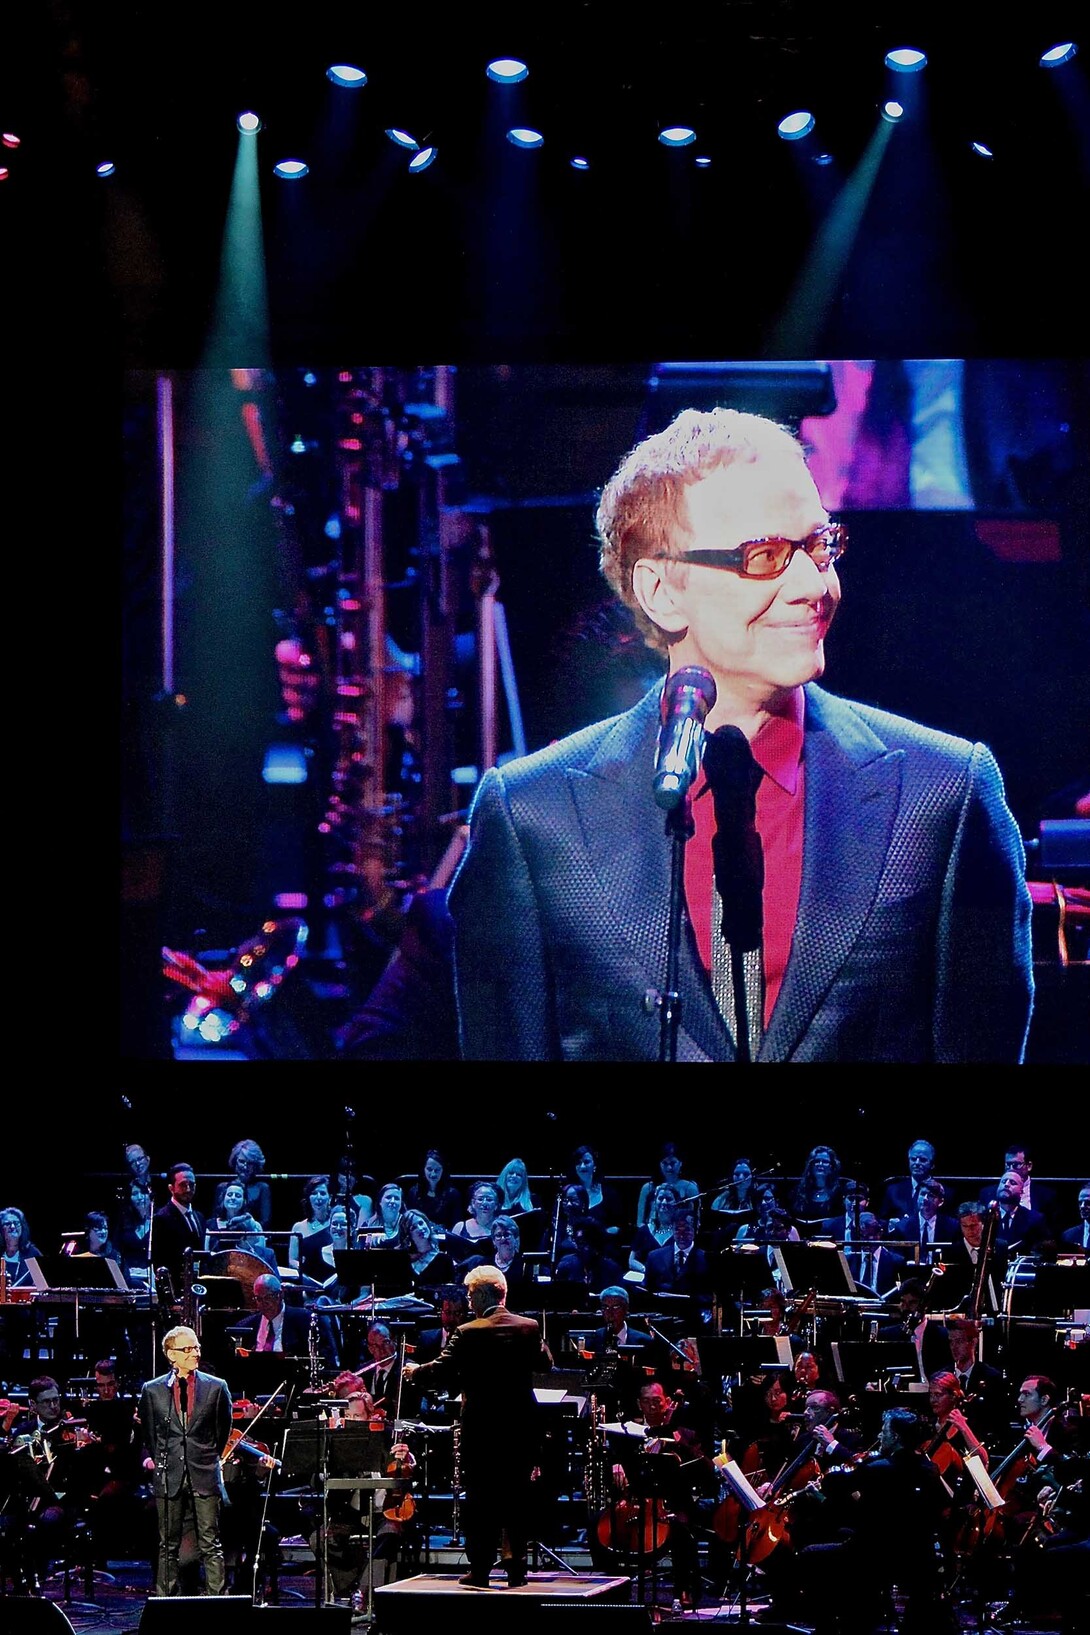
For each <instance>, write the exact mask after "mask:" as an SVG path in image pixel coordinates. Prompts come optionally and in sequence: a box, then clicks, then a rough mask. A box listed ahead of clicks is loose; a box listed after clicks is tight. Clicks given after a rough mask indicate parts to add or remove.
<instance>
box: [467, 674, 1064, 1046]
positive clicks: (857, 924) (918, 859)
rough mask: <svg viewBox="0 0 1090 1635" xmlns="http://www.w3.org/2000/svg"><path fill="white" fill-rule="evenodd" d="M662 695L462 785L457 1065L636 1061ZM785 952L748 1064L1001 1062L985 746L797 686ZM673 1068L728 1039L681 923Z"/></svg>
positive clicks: (1019, 866) (1023, 962)
mask: <svg viewBox="0 0 1090 1635" xmlns="http://www.w3.org/2000/svg"><path fill="white" fill-rule="evenodd" d="M661 691H662V688H661V684H659V685H658V686H656V687H654V688H652V690H651V691H650V692H649V693H648V694H647V695H646V696H645V697H644V698H643V699H642V700H641V701H640V702H639V703H638V704H637V705H636V706H635V707H634V708H633V709H631V710H629V711H627V712H626V713H625V714H624V715H620V716H615V717H613V718H611V719H610V720H608V721H604V722H600V723H598V724H596V725H595V726H591V727H587V728H584V729H583V730H582V731H580V732H576V733H573V734H572V735H570V736H569V737H567V738H564V739H561V740H560V741H559V742H557V743H555V744H552V745H549V746H548V747H547V748H545V749H543V750H539V751H537V752H536V753H535V754H533V755H530V756H526V757H523V758H520V759H519V760H517V761H513V762H509V763H508V764H507V765H506V766H504V767H502V768H493V769H491V770H490V771H488V772H487V773H486V774H485V776H484V777H483V778H482V780H481V783H480V786H479V788H478V791H477V794H476V797H475V799H474V803H473V809H472V813H471V828H470V844H469V847H468V849H467V851H466V853H465V855H464V857H463V859H462V862H461V865H460V867H459V869H458V872H457V875H456V876H455V879H454V881H453V883H452V886H451V890H450V909H451V914H452V916H453V920H454V941H455V981H456V988H457V997H458V1007H459V1025H460V1030H461V1041H462V1050H463V1053H464V1055H465V1056H466V1057H467V1058H468V1059H471V1060H497V1061H513V1060H565V1061H636V1060H645V1061H655V1060H657V1058H658V1054H659V1038H660V1021H659V1013H658V1011H657V1010H656V1009H655V1008H654V1006H653V1004H652V1003H649V1002H648V995H653V994H654V992H655V991H656V990H659V989H661V988H662V987H663V985H664V982H665V974H666V952H667V920H668V904H669V887H670V850H671V842H670V839H669V837H668V836H667V833H666V828H665V822H664V814H663V813H662V811H661V810H660V809H659V808H658V807H657V806H656V805H655V803H654V799H653V796H652V770H653V765H654V756H655V749H656V743H657V736H658V726H659V704H660V698H661ZM805 692H806V720H805V747H804V751H803V755H804V766H805V778H806V785H805V787H806V799H805V817H804V842H803V865H802V882H801V890H800V896H799V906H798V915H797V920H796V927H795V935H794V941H793V943H792V948H791V955H790V959H789V962H788V966H787V970H786V972H785V975H784V980H783V985H782V987H781V989H780V993H779V996H778V999H777V1001H776V1007H775V1010H774V1012H773V1014H772V1018H771V1023H770V1026H769V1028H768V1031H767V1033H766V1035H765V1038H764V1042H763V1044H762V1047H761V1051H760V1057H759V1060H761V1061H765V1062H781V1061H798V1062H891V1061H897V1062H930V1061H939V1062H991V1063H1005V1062H1012V1063H1013V1062H1017V1061H1019V1060H1021V1059H1022V1056H1023V1054H1024V1050H1025V1043H1026V1035H1027V1031H1028V1026H1029V1016H1030V1009H1031V1004H1032V991H1033V977H1032V959H1031V948H1030V898H1029V892H1028V888H1027V886H1026V883H1025V855H1024V851H1023V846H1022V841H1021V837H1020V835H1019V833H1018V829H1017V827H1016V825H1015V823H1014V819H1013V817H1012V815H1011V813H1010V811H1009V809H1008V807H1007V805H1006V802H1005V799H1004V794H1003V785H1002V779H1001V776H1000V773H999V769H998V767H997V765H996V763H995V760H994V758H993V756H992V755H991V753H990V752H989V750H988V749H987V748H986V747H985V746H984V745H983V744H971V743H969V742H967V741H966V740H964V739H961V738H954V737H951V736H949V735H948V734H945V733H941V732H936V731H933V730H932V729H930V728H926V727H922V726H919V725H917V724H916V723H914V722H912V721H908V720H905V719H903V718H902V717H899V716H895V715H890V714H887V713H885V712H883V711H881V710H876V709H872V708H870V707H869V706H866V705H862V704H855V703H850V702H848V701H846V700H844V699H840V698H836V697H834V696H833V695H832V694H830V693H827V692H825V691H824V690H823V689H822V688H820V687H817V686H814V685H810V686H808V687H807V688H806V689H805ZM682 941H683V946H682V949H681V962H680V980H679V992H680V995H681V1004H680V1029H679V1036H678V1043H677V1057H678V1060H679V1061H733V1060H734V1059H735V1052H734V1044H733V1041H732V1039H731V1036H730V1033H729V1030H728V1029H727V1027H726V1026H725V1024H724V1022H723V1021H722V1019H721V1017H720V1015H719V1012H718V1010H717V1009H716V1005H715V1001H714V998H713V996H712V990H711V984H710V982H709V981H708V979H707V976H706V974H705V972H704V970H703V967H702V965H701V963H700V960H699V956H698V954H697V951H696V946H695V940H694V938H693V936H692V933H691V929H690V928H689V927H688V925H687V924H686V927H685V935H684V936H683V939H682Z"/></svg>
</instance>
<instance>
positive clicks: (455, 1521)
mask: <svg viewBox="0 0 1090 1635" xmlns="http://www.w3.org/2000/svg"><path fill="white" fill-rule="evenodd" d="M450 1440H451V1452H452V1457H453V1463H454V1473H453V1476H452V1482H453V1487H454V1491H453V1493H452V1494H451V1499H452V1501H453V1502H452V1504H451V1510H450V1540H451V1543H452V1544H453V1543H454V1542H455V1540H457V1539H459V1538H461V1536H462V1528H461V1519H460V1518H461V1504H460V1502H459V1501H460V1499H461V1488H462V1427H461V1425H459V1424H458V1423H457V1422H455V1424H454V1425H453V1426H452V1427H451V1433H450Z"/></svg>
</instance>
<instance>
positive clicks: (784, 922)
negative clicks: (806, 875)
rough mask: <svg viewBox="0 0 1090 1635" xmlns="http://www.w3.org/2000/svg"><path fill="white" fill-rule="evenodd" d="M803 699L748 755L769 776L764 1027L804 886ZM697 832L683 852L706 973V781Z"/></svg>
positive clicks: (764, 822)
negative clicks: (801, 886)
mask: <svg viewBox="0 0 1090 1635" xmlns="http://www.w3.org/2000/svg"><path fill="white" fill-rule="evenodd" d="M805 705H806V700H805V695H804V693H803V691H802V688H801V687H797V688H796V689H795V691H794V692H793V693H792V694H791V699H790V702H789V705H788V710H787V713H785V714H783V715H777V716H773V717H772V719H771V720H770V721H766V723H765V725H764V726H763V727H762V728H761V730H760V732H759V733H758V734H757V736H756V738H755V739H754V740H753V742H752V744H751V745H750V748H751V749H752V751H753V755H754V759H755V760H756V762H757V764H758V766H759V767H760V768H761V770H762V771H763V772H764V774H765V776H764V777H763V778H762V779H761V782H760V784H759V785H758V788H757V832H758V834H759V835H760V837H761V846H762V849H763V851H764V860H765V883H764V892H763V894H762V906H763V910H764V943H763V946H764V975H765V1009H764V1025H765V1027H766V1028H767V1027H768V1022H769V1018H770V1016H771V1015H772V1008H773V1006H774V1005H775V1003H776V996H777V994H778V993H779V991H780V985H781V984H782V982H783V973H784V970H785V969H786V966H787V956H788V954H789V953H790V952H791V938H792V937H793V936H794V934H795V915H796V914H797V912H798V906H799V886H800V883H801V881H802V833H803V797H804V793H805V778H804V773H803V764H802V743H803V717H804V713H805ZM692 813H693V823H694V825H695V833H694V834H693V837H692V839H691V840H690V841H689V842H688V844H687V845H686V847H685V900H686V905H687V907H688V910H689V919H690V920H691V921H692V926H693V931H694V933H695V935H696V945H697V949H698V951H699V953H700V958H701V959H702V960H703V962H704V968H705V970H707V971H709V972H710V971H711V962H712V961H711V954H712V887H713V884H714V881H715V874H714V871H713V868H712V836H713V835H714V833H715V809H714V806H713V804H712V800H711V792H710V790H709V788H708V785H707V782H706V781H705V779H704V778H703V777H701V779H700V782H699V786H698V788H697V791H696V794H695V795H694V797H693V803H692Z"/></svg>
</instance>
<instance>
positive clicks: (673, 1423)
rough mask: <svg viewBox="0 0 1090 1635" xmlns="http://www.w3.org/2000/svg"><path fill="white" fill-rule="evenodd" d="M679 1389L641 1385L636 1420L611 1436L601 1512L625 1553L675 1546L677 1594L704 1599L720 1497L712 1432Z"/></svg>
mask: <svg viewBox="0 0 1090 1635" xmlns="http://www.w3.org/2000/svg"><path fill="white" fill-rule="evenodd" d="M702 1418H703V1416H701V1415H700V1414H699V1412H697V1413H694V1412H693V1411H692V1405H691V1404H689V1403H688V1402H687V1401H686V1394H685V1391H684V1390H683V1389H679V1390H678V1391H676V1392H675V1393H674V1394H673V1395H672V1396H668V1395H667V1392H666V1388H665V1386H664V1385H663V1384H662V1383H661V1381H659V1380H649V1381H647V1382H646V1383H645V1384H644V1385H642V1386H641V1387H640V1390H639V1396H638V1409H637V1417H636V1420H635V1421H634V1422H632V1423H630V1424H626V1425H624V1426H623V1427H618V1428H616V1429H614V1430H612V1431H611V1432H610V1433H609V1435H608V1438H607V1442H608V1448H609V1454H608V1458H609V1476H610V1487H611V1492H610V1495H609V1504H608V1506H607V1509H606V1512H605V1514H604V1516H603V1517H602V1518H600V1523H599V1531H598V1537H599V1540H600V1542H602V1543H607V1541H608V1544H607V1547H608V1548H611V1549H612V1550H613V1551H614V1552H618V1553H620V1554H621V1555H622V1556H626V1555H627V1556H632V1557H636V1558H639V1557H640V1556H641V1555H642V1556H651V1557H653V1556H654V1555H655V1554H656V1553H661V1551H662V1550H663V1549H664V1548H665V1549H667V1550H668V1551H669V1556H670V1568H671V1575H672V1583H673V1592H674V1598H675V1600H676V1601H677V1602H678V1603H679V1605H680V1606H681V1608H682V1609H683V1610H685V1609H690V1608H695V1607H696V1606H698V1605H699V1602H700V1594H701V1579H700V1561H699V1529H700V1522H701V1519H702V1515H703V1514H704V1513H705V1512H706V1513H707V1515H708V1517H709V1519H710V1515H711V1513H712V1511H713V1510H714V1506H715V1503H716V1501H717V1499H718V1496H719V1478H718V1474H717V1472H716V1469H715V1466H714V1464H713V1461H712V1457H711V1447H710V1432H709V1429H708V1428H707V1427H706V1425H704V1424H702Z"/></svg>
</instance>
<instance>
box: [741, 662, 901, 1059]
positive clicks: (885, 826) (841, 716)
mask: <svg viewBox="0 0 1090 1635" xmlns="http://www.w3.org/2000/svg"><path fill="white" fill-rule="evenodd" d="M804 755H805V769H806V770H805V776H806V808H805V816H804V830H803V854H802V882H801V887H800V891H799V906H798V915H797V918H796V923H795V935H794V940H793V941H792V944H791V954H790V957H789V959H788V962H787V969H786V971H785V973H784V980H783V986H782V987H781V989H780V992H779V996H778V998H777V1000H776V1006H775V1009H774V1011H773V1013H772V1017H771V1022H770V1026H769V1029H768V1032H767V1033H766V1035H765V1038H764V1043H763V1044H762V1046H761V1052H760V1056H759V1057H758V1060H759V1061H783V1060H785V1059H787V1058H788V1057H790V1056H791V1054H792V1052H793V1051H794V1050H795V1049H796V1048H797V1046H798V1044H799V1041H800V1040H801V1039H802V1037H803V1035H804V1034H805V1032H806V1029H807V1027H808V1026H809V1024H810V1022H811V1020H812V1019H813V1017H814V1015H815V1013H816V1012H817V1010H818V1008H819V1006H820V1005H821V1003H822V1001H823V1000H824V998H825V996H826V994H827V993H828V991H829V989H830V987H831V986H832V984H833V982H834V980H835V978H836V975H837V972H838V971H839V970H840V967H841V966H842V965H843V963H844V960H845V959H846V958H847V956H848V953H849V952H850V950H851V946H852V944H853V942H854V941H855V939H856V937H857V936H858V935H859V932H860V929H861V928H862V925H863V922H864V920H865V919H866V917H867V914H868V912H869V911H870V908H871V905H872V903H873V902H874V898H875V894H876V892H877V890H878V882H879V879H880V877H881V873H882V867H883V864H884V862H885V856H886V849H887V846H888V842H889V835H890V830H891V828H892V825H893V820H894V816H895V814H896V810H897V801H898V798H899V795H900V788H901V763H902V759H903V756H902V754H901V752H900V751H899V750H897V751H889V750H887V749H886V748H885V746H884V744H883V743H882V741H881V739H879V738H878V737H877V736H876V734H874V733H873V732H872V731H871V730H870V728H869V727H867V726H866V725H865V724H864V723H863V722H862V721H860V720H859V718H858V717H857V716H856V715H855V714H854V712H853V711H851V710H850V709H849V708H848V707H847V706H846V705H844V704H842V703H841V702H840V701H839V700H838V699H835V698H832V697H831V696H830V695H829V694H828V693H824V692H822V690H821V689H820V688H817V687H813V686H810V687H807V689H806V739H805V748H804Z"/></svg>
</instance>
